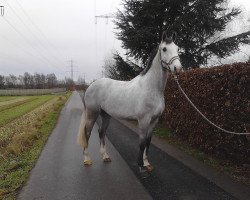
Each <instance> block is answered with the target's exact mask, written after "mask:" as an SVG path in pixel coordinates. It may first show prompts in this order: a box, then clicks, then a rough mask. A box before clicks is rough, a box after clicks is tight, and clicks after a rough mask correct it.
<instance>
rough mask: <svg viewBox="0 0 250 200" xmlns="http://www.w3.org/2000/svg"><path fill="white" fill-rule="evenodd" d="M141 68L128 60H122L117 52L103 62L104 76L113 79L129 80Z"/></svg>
mask: <svg viewBox="0 0 250 200" xmlns="http://www.w3.org/2000/svg"><path fill="white" fill-rule="evenodd" d="M142 69H143V68H141V67H139V66H138V65H136V64H134V63H133V62H131V61H129V60H127V61H125V60H123V58H122V57H121V56H120V55H119V54H118V53H116V54H114V60H112V59H107V60H106V61H105V64H104V70H105V76H107V77H109V78H112V79H115V80H123V81H126V80H130V79H132V78H134V77H135V76H136V75H137V74H138V73H139V72H141V71H142Z"/></svg>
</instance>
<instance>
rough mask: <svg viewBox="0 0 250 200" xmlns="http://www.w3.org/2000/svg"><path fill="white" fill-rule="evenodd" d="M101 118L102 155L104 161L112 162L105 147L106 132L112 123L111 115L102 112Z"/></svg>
mask: <svg viewBox="0 0 250 200" xmlns="http://www.w3.org/2000/svg"><path fill="white" fill-rule="evenodd" d="M100 115H101V118H102V123H101V126H100V128H99V137H100V146H101V147H100V153H101V154H102V159H103V161H104V162H111V159H110V157H109V155H108V154H107V152H106V147H105V135H106V130H107V128H108V125H109V121H110V115H109V114H107V113H106V112H105V111H103V110H102V111H101V113H100Z"/></svg>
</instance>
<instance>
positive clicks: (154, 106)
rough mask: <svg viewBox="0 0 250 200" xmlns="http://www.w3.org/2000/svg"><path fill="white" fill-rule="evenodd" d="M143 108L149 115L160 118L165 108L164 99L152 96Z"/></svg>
mask: <svg viewBox="0 0 250 200" xmlns="http://www.w3.org/2000/svg"><path fill="white" fill-rule="evenodd" d="M144 106H145V108H144V109H146V110H147V111H148V112H149V113H151V115H153V116H160V115H161V114H162V112H163V111H164V108H165V102H164V97H161V96H154V97H151V98H148V99H147V101H146V102H145V104H144Z"/></svg>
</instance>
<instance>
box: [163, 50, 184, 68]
mask: <svg viewBox="0 0 250 200" xmlns="http://www.w3.org/2000/svg"><path fill="white" fill-rule="evenodd" d="M175 60H179V61H180V57H179V56H174V57H172V58H171V59H170V60H169V62H166V61H164V60H162V59H161V51H160V62H161V67H162V69H163V70H164V71H168V72H171V69H170V65H171V64H172V63H173V62H174V61H175ZM164 65H166V67H165V66H164Z"/></svg>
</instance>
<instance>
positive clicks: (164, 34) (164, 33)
mask: <svg viewBox="0 0 250 200" xmlns="http://www.w3.org/2000/svg"><path fill="white" fill-rule="evenodd" d="M166 39H167V33H166V31H164V32H163V33H162V37H161V41H165V40H166Z"/></svg>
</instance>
